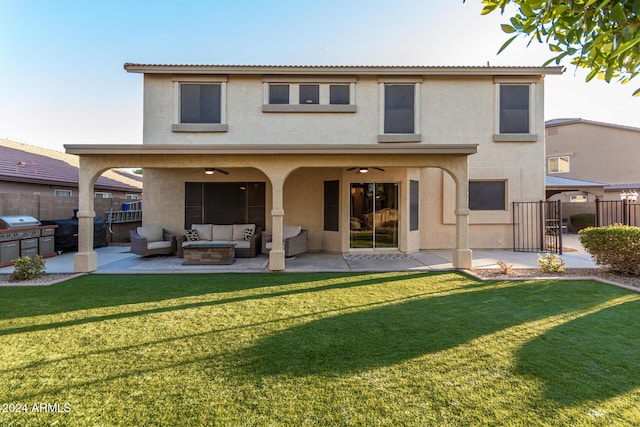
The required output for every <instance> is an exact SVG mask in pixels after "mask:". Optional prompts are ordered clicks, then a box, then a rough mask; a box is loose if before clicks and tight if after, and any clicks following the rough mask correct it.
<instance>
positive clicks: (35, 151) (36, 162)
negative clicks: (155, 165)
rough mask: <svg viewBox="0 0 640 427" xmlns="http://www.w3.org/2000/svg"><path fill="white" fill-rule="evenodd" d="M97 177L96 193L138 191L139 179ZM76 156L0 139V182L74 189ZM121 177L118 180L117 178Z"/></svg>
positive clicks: (131, 176)
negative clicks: (99, 191)
mask: <svg viewBox="0 0 640 427" xmlns="http://www.w3.org/2000/svg"><path fill="white" fill-rule="evenodd" d="M112 172H115V173H108V175H110V177H108V176H104V175H103V176H100V177H99V178H98V180H97V181H96V185H95V189H96V190H114V191H125V192H132V193H141V192H142V178H141V177H140V176H139V175H135V174H131V173H127V172H125V171H121V170H112ZM78 176H79V168H78V159H77V156H74V155H70V154H66V153H62V152H58V151H54V150H48V149H45V148H40V147H34V146H31V145H27V144H19V143H16V142H13V141H8V140H5V139H0V181H9V182H26V183H37V184H57V185H65V186H70V187H77V186H78ZM118 177H121V178H122V179H121V180H119V179H117V178H118Z"/></svg>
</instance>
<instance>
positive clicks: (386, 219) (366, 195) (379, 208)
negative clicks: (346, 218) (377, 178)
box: [349, 182, 398, 249]
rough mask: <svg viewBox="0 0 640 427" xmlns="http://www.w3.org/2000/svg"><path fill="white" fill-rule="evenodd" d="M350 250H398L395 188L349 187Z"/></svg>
mask: <svg viewBox="0 0 640 427" xmlns="http://www.w3.org/2000/svg"><path fill="white" fill-rule="evenodd" d="M349 246H350V247H351V248H352V249H378V248H397V247H398V184H397V183H373V182H365V183H362V182H361V183H352V184H351V218H350V245H349Z"/></svg>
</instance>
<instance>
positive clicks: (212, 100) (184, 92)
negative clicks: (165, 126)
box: [180, 84, 221, 123]
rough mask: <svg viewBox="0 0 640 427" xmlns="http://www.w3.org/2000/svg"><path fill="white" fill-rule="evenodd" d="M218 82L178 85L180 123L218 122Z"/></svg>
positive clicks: (219, 109)
mask: <svg viewBox="0 0 640 427" xmlns="http://www.w3.org/2000/svg"><path fill="white" fill-rule="evenodd" d="M220 122H221V86H220V85H219V84H182V85H180V123H220Z"/></svg>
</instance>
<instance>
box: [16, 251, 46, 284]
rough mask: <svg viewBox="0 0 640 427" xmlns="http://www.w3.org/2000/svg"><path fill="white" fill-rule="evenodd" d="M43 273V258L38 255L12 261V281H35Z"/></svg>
mask: <svg viewBox="0 0 640 427" xmlns="http://www.w3.org/2000/svg"><path fill="white" fill-rule="evenodd" d="M44 273H45V270H44V258H42V257H41V256H40V255H36V256H34V257H30V256H25V257H22V258H18V259H17V260H15V261H14V270H13V273H12V274H11V279H12V280H32V279H37V278H38V277H40V276H42V275H43V274H44Z"/></svg>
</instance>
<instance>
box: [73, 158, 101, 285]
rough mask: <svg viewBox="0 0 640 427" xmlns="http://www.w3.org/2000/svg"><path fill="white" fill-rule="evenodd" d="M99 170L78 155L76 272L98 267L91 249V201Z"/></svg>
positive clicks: (96, 255) (92, 208)
mask: <svg viewBox="0 0 640 427" xmlns="http://www.w3.org/2000/svg"><path fill="white" fill-rule="evenodd" d="M99 173H100V172H99V171H97V170H96V169H94V168H93V167H91V166H90V165H87V161H86V159H83V157H82V156H80V177H79V180H78V214H77V216H78V252H77V253H76V254H75V256H74V258H73V270H74V271H75V272H76V273H90V272H92V271H96V270H97V269H98V254H97V253H96V251H94V250H93V218H94V217H95V216H96V213H95V211H94V203H93V185H94V184H95V182H96V179H97V177H98V176H99Z"/></svg>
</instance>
